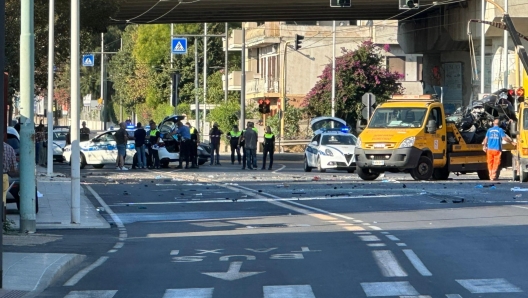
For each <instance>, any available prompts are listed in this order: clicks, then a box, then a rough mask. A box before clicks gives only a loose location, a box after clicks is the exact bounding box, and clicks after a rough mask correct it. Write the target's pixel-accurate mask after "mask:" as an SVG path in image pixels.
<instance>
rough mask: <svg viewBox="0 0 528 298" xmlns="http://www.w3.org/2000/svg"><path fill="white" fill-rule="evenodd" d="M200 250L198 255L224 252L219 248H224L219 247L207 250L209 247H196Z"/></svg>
mask: <svg viewBox="0 0 528 298" xmlns="http://www.w3.org/2000/svg"><path fill="white" fill-rule="evenodd" d="M195 250H197V251H199V252H197V253H196V254H197V255H203V254H222V253H221V252H219V250H223V249H222V248H218V249H212V250H207V249H195Z"/></svg>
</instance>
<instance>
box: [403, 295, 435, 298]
mask: <svg viewBox="0 0 528 298" xmlns="http://www.w3.org/2000/svg"><path fill="white" fill-rule="evenodd" d="M400 298H432V297H431V296H429V295H418V296H400Z"/></svg>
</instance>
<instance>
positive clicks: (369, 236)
mask: <svg viewBox="0 0 528 298" xmlns="http://www.w3.org/2000/svg"><path fill="white" fill-rule="evenodd" d="M359 239H361V240H363V241H380V240H381V239H379V238H378V236H375V235H368V236H359Z"/></svg>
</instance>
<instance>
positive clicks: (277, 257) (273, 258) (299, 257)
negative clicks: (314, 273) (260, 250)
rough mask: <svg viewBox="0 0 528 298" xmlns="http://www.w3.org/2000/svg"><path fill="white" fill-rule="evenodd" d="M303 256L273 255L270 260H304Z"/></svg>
mask: <svg viewBox="0 0 528 298" xmlns="http://www.w3.org/2000/svg"><path fill="white" fill-rule="evenodd" d="M303 259H304V255H303V254H275V255H271V257H270V260H303Z"/></svg>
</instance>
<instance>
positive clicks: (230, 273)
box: [202, 262, 265, 281]
mask: <svg viewBox="0 0 528 298" xmlns="http://www.w3.org/2000/svg"><path fill="white" fill-rule="evenodd" d="M240 267H242V262H231V264H229V269H227V272H202V274H205V275H209V276H211V277H216V278H220V279H223V280H228V281H233V280H237V279H241V278H244V277H250V276H252V275H256V274H260V273H264V272H265V271H262V272H240Z"/></svg>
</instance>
